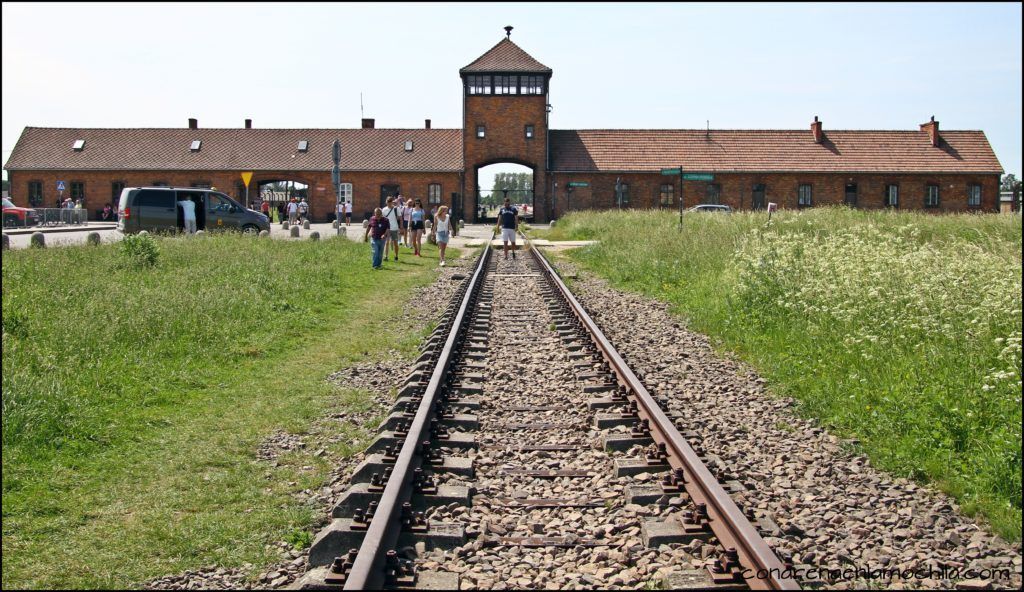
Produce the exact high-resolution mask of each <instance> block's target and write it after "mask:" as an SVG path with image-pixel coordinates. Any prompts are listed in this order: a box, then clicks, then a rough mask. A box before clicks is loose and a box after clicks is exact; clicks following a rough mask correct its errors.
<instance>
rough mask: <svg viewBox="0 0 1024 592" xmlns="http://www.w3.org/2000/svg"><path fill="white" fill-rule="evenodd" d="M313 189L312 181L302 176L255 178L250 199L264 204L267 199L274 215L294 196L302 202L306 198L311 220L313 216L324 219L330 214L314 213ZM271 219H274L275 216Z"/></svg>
mask: <svg viewBox="0 0 1024 592" xmlns="http://www.w3.org/2000/svg"><path fill="white" fill-rule="evenodd" d="M312 189H313V181H312V179H309V178H306V177H303V176H300V175H289V174H270V175H260V176H258V177H254V178H253V180H252V182H251V184H250V185H249V199H250V201H252V202H255V201H256V200H259V201H261V202H262V201H263V200H265V199H266V200H267V201H269V202H270V209H271V211H272V213H273V212H274V211H277V207H278V205H280V204H286V203H287V202H288V201H289V200H290V198H291V197H293V196H294V197H296V198H297V199H299V200H300V201H301V199H302V198H303V197H305V198H306V201H307V202H308V203H309V217H310V218H311V219H312V218H313V216H320V217H323V216H325V215H327V213H328V212H314V206H313V199H312ZM271 217H272V218H273V216H271Z"/></svg>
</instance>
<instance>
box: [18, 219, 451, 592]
mask: <svg viewBox="0 0 1024 592" xmlns="http://www.w3.org/2000/svg"><path fill="white" fill-rule="evenodd" d="M156 242H157V244H158V247H159V253H158V255H157V260H156V265H155V266H153V267H146V266H144V265H138V264H133V263H131V260H130V259H129V258H128V257H126V256H125V255H124V254H123V253H122V252H121V247H119V246H118V245H102V246H99V247H87V248H86V247H71V248H53V249H45V250H24V251H14V252H5V253H4V256H3V445H4V448H3V558H4V561H3V587H4V588H23V587H28V588H53V587H61V588H76V587H83V588H123V587H126V586H133V585H137V584H138V583H139V582H141V581H143V580H146V579H148V578H152V577H156V576H161V575H167V574H172V573H177V572H180V571H183V570H186V569H195V568H198V567H201V566H203V565H208V564H211V563H216V564H218V565H223V566H226V567H238V566H242V565H243V564H245V563H252V564H253V565H254V566H257V567H254V568H252V569H253V573H255V572H256V570H257V569H258V566H261V565H267V564H269V563H272V562H275V561H277V560H278V555H277V552H276V551H275V550H273V549H272V548H269V547H268V545H269V544H271V543H274V542H277V541H288V542H289V543H291V544H292V545H294V546H297V547H298V546H303V545H307V544H308V540H307V539H308V535H304V534H302V532H304V531H309V530H311V526H312V524H313V523H314V520H315V518H317V517H319V512H320V511H322V509H319V508H318V509H316V511H315V513H314V510H313V509H311V508H309V507H308V506H306V505H304V504H301V503H300V502H299V501H298V498H297V497H296V495H297V494H298V492H300V491H302V490H303V489H313V490H316V489H317V488H319V487H321V486H322V485H323V482H324V479H325V477H326V476H327V475H328V473H329V472H330V470H331V469H332V467H333V464H334V462H336V461H337V459H338V458H339V457H343V456H347V455H350V454H352V453H353V452H356V451H358V450H361V449H362V447H363V446H364V445H365V443H366V442H367V440H368V438H369V436H370V431H371V430H372V429H373V428H374V427H375V425H347V426H345V427H343V428H342V430H343V432H342V433H343V435H344V436H345V437H344V438H343V439H342V440H341V441H340V442H337V443H335V444H331V445H328V446H327V451H328V454H327V455H325V456H322V457H316V456H314V455H313V451H314V448H312V447H309V448H308V449H307V450H300V451H294V452H289V453H287V454H285V455H284V456H282V457H281V458H280V459H279V466H277V467H273V466H271V464H270V463H267V462H265V461H258V460H256V458H255V450H256V448H257V446H258V444H259V443H260V441H261V440H263V439H264V438H266V437H267V436H268V435H269V434H271V433H273V432H274V431H276V430H279V429H283V430H285V431H288V432H291V433H297V434H302V433H306V432H308V431H309V430H310V429H311V427H312V426H313V424H314V422H315V421H316V420H318V419H320V418H322V417H323V416H324V415H325V414H326V413H328V411H329V410H330V409H333V408H339V409H345V410H347V411H350V412H353V411H360V410H362V411H365V410H368V409H370V408H371V407H372V404H371V398H370V395H369V393H366V392H363V391H358V390H351V389H343V388H340V387H337V386H334V385H332V384H330V383H328V382H327V381H326V380H325V377H326V376H327V375H328V374H330V373H331V372H333V371H335V370H338V369H340V368H342V367H344V366H347V365H349V364H352V363H356V362H359V361H361V360H366V359H371V358H375V357H379V356H381V355H383V353H384V352H385V351H387V350H389V349H397V350H399V351H400V352H402V353H403V354H405V355H411V354H412V353H414V349H415V348H416V345H417V343H418V342H419V339H420V338H421V337H422V336H423V335H424V334H425V333H426V331H428V330H429V327H413V328H410V327H407V326H399V325H398V324H396V323H392V322H388V319H392V318H394V317H396V316H398V315H399V314H400V309H401V307H402V306H404V305H405V303H406V302H407V300H408V298H409V296H410V295H411V290H412V289H413V288H414V287H416V286H421V285H425V284H426V283H428V282H429V281H431V279H432V278H433V277H434V273H433V269H434V267H435V266H436V264H437V257H436V249H435V248H434V247H432V246H429V245H425V246H424V248H425V254H426V256H425V257H424V258H423V259H420V260H415V259H414V258H411V257H406V258H405V259H404V260H403V261H401V262H400V263H398V264H396V263H394V262H393V261H391V262H388V263H386V264H385V269H384V270H383V271H377V272H374V271H372V270H370V254H369V248H368V246H367V245H360V244H356V243H352V242H350V241H346V240H336V239H335V240H329V241H321V242H312V241H295V242H291V241H279V240H255V239H251V238H246V237H241V236H237V235H226V236H208V237H205V238H203V239H192V240H185V239H181V238H176V239H160V240H157V241H156ZM403 253H404V251H403ZM456 256H457V255H456Z"/></svg>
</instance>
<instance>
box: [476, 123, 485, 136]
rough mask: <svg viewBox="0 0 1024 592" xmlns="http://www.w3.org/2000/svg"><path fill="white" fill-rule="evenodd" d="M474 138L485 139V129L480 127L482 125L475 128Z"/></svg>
mask: <svg viewBox="0 0 1024 592" xmlns="http://www.w3.org/2000/svg"><path fill="white" fill-rule="evenodd" d="M476 137H478V138H486V137H487V128H486V127H484V126H482V125H478V126H476Z"/></svg>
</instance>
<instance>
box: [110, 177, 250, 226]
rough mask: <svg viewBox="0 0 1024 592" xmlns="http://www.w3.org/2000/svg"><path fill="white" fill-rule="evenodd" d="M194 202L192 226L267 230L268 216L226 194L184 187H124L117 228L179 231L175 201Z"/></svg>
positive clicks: (180, 219)
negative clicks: (248, 207)
mask: <svg viewBox="0 0 1024 592" xmlns="http://www.w3.org/2000/svg"><path fill="white" fill-rule="evenodd" d="M183 200H191V201H193V202H195V204H196V229H197V230H207V231H210V230H219V229H235V230H241V231H242V232H247V233H257V232H259V231H261V230H266V231H269V230H270V219H269V218H267V217H266V216H264V215H263V214H261V213H260V212H257V211H255V210H249V209H246V208H245V207H244V206H243V205H242V204H240V203H238V202H237V201H235V200H233V199H231V198H230V197H228V196H227V195H224V194H223V193H220V192H218V191H214V190H212V189H197V188H188V189H186V188H184V187H126V188H124V189H123V190H122V191H121V201H120V202H119V203H118V205H117V229H118V230H120V231H121V232H123V233H125V234H129V233H134V232H139V231H142V230H148V231H150V232H181V231H183V230H184V229H185V220H184V218H183V213H182V209H181V207H179V206H178V202H179V201H183Z"/></svg>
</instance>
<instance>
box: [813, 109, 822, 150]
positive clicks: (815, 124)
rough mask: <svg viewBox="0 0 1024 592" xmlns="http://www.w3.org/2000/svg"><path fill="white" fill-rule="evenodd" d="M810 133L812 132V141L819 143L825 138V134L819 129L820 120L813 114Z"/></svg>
mask: <svg viewBox="0 0 1024 592" xmlns="http://www.w3.org/2000/svg"><path fill="white" fill-rule="evenodd" d="M811 133H812V134H814V143H815V144H821V143H822V142H823V141H824V140H825V134H824V133H822V131H821V122H820V121H818V116H817V115H815V116H814V121H813V122H811Z"/></svg>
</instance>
